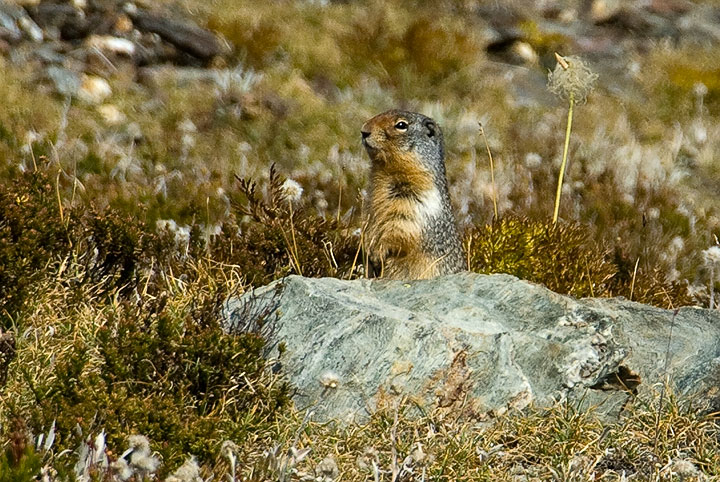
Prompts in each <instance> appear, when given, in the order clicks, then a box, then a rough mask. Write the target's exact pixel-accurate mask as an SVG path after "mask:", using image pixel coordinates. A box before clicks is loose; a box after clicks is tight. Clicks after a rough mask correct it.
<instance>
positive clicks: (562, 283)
mask: <svg viewBox="0 0 720 482" xmlns="http://www.w3.org/2000/svg"><path fill="white" fill-rule="evenodd" d="M466 246H468V251H469V253H468V259H469V261H470V270H471V271H476V272H480V273H508V274H511V275H514V276H517V277H519V278H521V279H525V280H528V281H532V282H535V283H539V284H542V285H544V286H546V287H547V288H549V289H551V290H553V291H555V292H557V293H563V294H568V295H572V296H575V297H578V298H581V297H612V296H625V297H627V298H630V299H632V300H633V301H638V302H641V303H647V304H651V305H654V306H660V307H666V308H675V307H679V306H684V305H689V304H692V302H693V300H692V298H691V296H690V295H689V294H688V292H687V288H686V287H685V285H683V284H681V283H674V282H670V281H667V280H666V279H665V276H664V275H663V274H662V272H661V271H660V270H659V269H657V268H652V267H646V266H638V268H637V269H636V268H635V261H634V260H632V258H629V257H628V256H627V255H625V254H623V253H624V249H623V247H622V246H621V245H619V244H617V243H615V242H609V241H607V240H602V239H597V238H596V236H595V233H594V231H593V230H592V229H591V228H589V227H587V226H585V225H582V224H577V223H559V224H557V225H555V224H552V223H551V222H549V221H546V222H540V221H530V220H527V219H521V218H504V219H501V220H499V221H497V222H495V223H493V224H490V225H487V226H482V227H475V228H472V229H471V230H470V231H469V233H468V234H467V241H466Z"/></svg>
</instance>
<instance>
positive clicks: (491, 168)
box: [478, 122, 498, 220]
mask: <svg viewBox="0 0 720 482" xmlns="http://www.w3.org/2000/svg"><path fill="white" fill-rule="evenodd" d="M478 124H479V125H480V134H482V136H483V139H484V140H485V149H487V153H488V158H489V159H490V180H491V182H492V194H493V212H494V213H495V218H494V219H495V220H497V218H498V209H497V189H496V188H495V166H494V164H493V157H492V152H490V144H488V140H487V137H486V136H485V129H483V125H482V124H481V123H480V122H478Z"/></svg>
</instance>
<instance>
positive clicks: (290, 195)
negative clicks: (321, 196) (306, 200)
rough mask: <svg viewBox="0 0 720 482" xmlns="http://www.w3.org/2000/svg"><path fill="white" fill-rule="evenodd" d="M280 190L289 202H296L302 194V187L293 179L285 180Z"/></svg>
mask: <svg viewBox="0 0 720 482" xmlns="http://www.w3.org/2000/svg"><path fill="white" fill-rule="evenodd" d="M280 189H281V190H282V192H283V194H285V196H286V197H287V200H288V201H290V202H298V201H299V200H300V197H301V196H302V193H303V188H302V186H301V185H300V184H298V182H297V181H295V180H293V179H287V180H286V181H285V182H284V183H282V186H280Z"/></svg>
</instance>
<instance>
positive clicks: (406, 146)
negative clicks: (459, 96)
mask: <svg viewBox="0 0 720 482" xmlns="http://www.w3.org/2000/svg"><path fill="white" fill-rule="evenodd" d="M360 132H361V134H362V143H363V145H364V146H365V149H366V150H367V152H368V155H369V156H370V159H371V160H372V161H373V163H381V164H387V163H389V162H393V160H395V159H404V158H407V155H408V154H411V155H413V154H414V155H413V156H412V157H414V158H415V159H416V160H418V161H420V162H421V163H423V164H424V165H423V167H425V168H426V169H427V170H429V171H431V172H433V171H437V170H438V169H441V170H442V171H443V172H444V170H445V165H444V163H443V158H444V157H445V153H444V147H443V136H442V131H441V130H440V127H439V126H438V125H437V124H436V123H435V121H434V120H432V119H431V118H429V117H427V116H424V115H422V114H418V113H417V112H407V111H401V110H389V111H387V112H383V113H382V114H379V115H376V116H375V117H373V118H372V119H370V120H369V121H367V122H365V124H364V125H363V126H362V129H361V130H360Z"/></svg>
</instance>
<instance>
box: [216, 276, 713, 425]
mask: <svg viewBox="0 0 720 482" xmlns="http://www.w3.org/2000/svg"><path fill="white" fill-rule="evenodd" d="M225 314H226V320H225V322H226V326H227V329H228V330H231V331H232V330H242V329H247V327H248V326H251V325H253V324H255V323H257V322H258V318H260V317H261V318H263V319H264V320H263V323H262V326H263V328H262V329H263V333H264V335H265V336H266V337H267V339H268V353H267V355H268V356H269V357H273V358H278V363H279V365H280V368H281V369H282V371H283V373H285V374H286V375H287V377H288V379H289V381H290V382H291V383H292V384H293V386H294V387H296V388H297V392H296V393H295V396H294V400H295V403H296V405H297V406H298V408H301V409H302V408H312V409H313V410H314V412H315V419H318V420H328V419H341V420H344V421H362V420H363V419H365V418H366V417H367V415H368V414H369V413H371V412H372V410H373V409H374V408H375V407H376V406H377V405H378V403H380V402H383V401H386V400H387V399H388V398H389V397H390V398H391V397H395V396H408V397H410V398H412V400H413V401H414V402H415V403H417V404H418V405H419V406H421V407H422V408H423V409H427V410H431V409H434V408H440V409H441V410H447V411H454V412H457V413H462V414H463V415H465V416H469V417H475V418H478V419H485V418H488V417H492V416H494V415H497V414H500V413H503V412H505V411H507V410H508V409H522V408H525V407H527V406H528V405H530V404H534V405H536V406H544V405H549V404H552V403H554V401H556V400H563V399H570V400H577V401H579V403H582V404H584V405H585V406H590V405H592V406H594V407H595V409H596V410H597V411H599V412H600V413H601V414H602V415H605V416H608V417H615V416H617V415H618V414H619V412H620V410H621V409H622V406H623V403H624V402H625V401H626V400H627V399H628V397H630V396H632V394H634V393H638V392H639V393H641V394H642V393H643V392H644V391H647V390H657V389H659V384H662V383H664V381H665V379H666V377H669V379H670V383H671V384H672V386H673V387H674V389H675V391H676V393H678V394H681V395H686V396H693V397H695V398H696V400H698V401H702V400H706V401H707V402H708V403H709V404H711V405H716V404H717V403H716V402H717V400H716V398H717V397H718V394H717V393H716V392H717V391H718V389H717V388H716V387H717V386H718V380H719V379H720V343H718V340H720V314H718V312H717V311H710V310H705V309H701V308H692V307H687V308H681V309H679V310H677V311H669V310H663V309H660V308H654V307H650V306H646V305H641V304H638V303H633V302H630V301H627V300H624V299H582V300H577V299H574V298H571V297H568V296H562V295H558V294H556V293H553V292H551V291H549V290H547V289H546V288H544V287H542V286H539V285H536V284H532V283H528V282H525V281H521V280H519V279H517V278H515V277H513V276H509V275H502V274H499V275H490V276H488V275H480V274H475V273H461V274H457V275H452V276H447V277H443V278H438V279H435V280H429V281H409V282H404V281H385V280H354V281H344V280H338V279H333V278H322V279H310V278H303V277H299V276H290V277H288V278H286V279H284V280H280V281H277V282H275V283H272V284H270V285H268V286H265V287H263V288H260V289H257V290H255V291H254V292H252V293H247V294H245V295H243V296H242V297H240V298H234V299H231V300H229V301H228V303H227V306H226V313H225ZM281 346H282V347H283V348H284V350H279V348H280V347H281ZM281 351H282V354H281V353H280V352H281Z"/></svg>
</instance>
